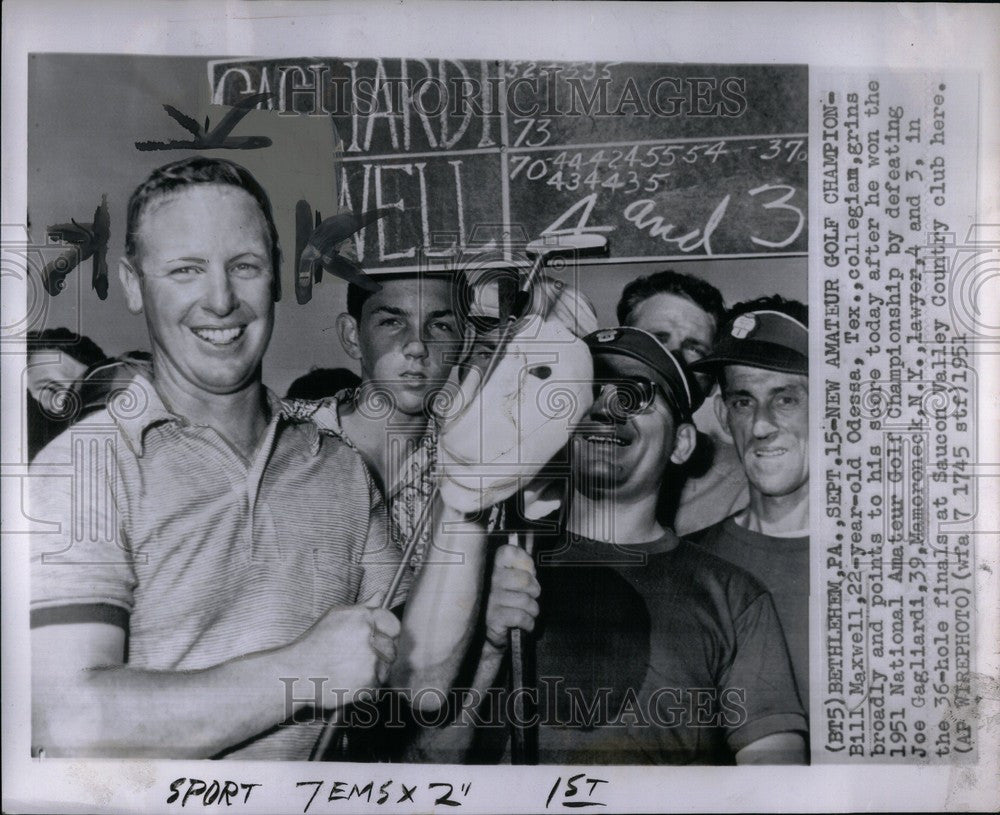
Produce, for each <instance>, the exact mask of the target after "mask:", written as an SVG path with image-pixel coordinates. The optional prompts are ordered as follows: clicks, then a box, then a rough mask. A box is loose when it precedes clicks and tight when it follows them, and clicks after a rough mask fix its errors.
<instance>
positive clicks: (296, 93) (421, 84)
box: [209, 58, 808, 269]
mask: <svg viewBox="0 0 1000 815" xmlns="http://www.w3.org/2000/svg"><path fill="white" fill-rule="evenodd" d="M209 80H210V82H211V85H212V93H213V99H214V101H216V102H218V103H225V104H235V103H236V102H238V100H239V99H241V98H243V97H245V96H246V95H248V94H255V93H262V92H270V93H271V98H270V99H269V101H268V102H267V103H266V104H265V103H262V107H266V108H268V109H272V110H274V111H275V112H276V114H277V115H285V116H286V117H287V119H288V121H289V126H294V122H295V120H296V118H297V117H298V116H303V115H306V116H309V115H312V116H315V115H323V116H329V117H330V118H331V120H332V123H333V126H334V127H335V129H336V132H337V142H338V148H337V150H336V152H335V155H334V156H331V158H330V160H331V161H332V162H334V164H335V171H336V184H337V190H336V195H337V200H338V204H339V206H340V207H341V208H345V209H351V210H353V211H355V212H357V211H362V210H367V209H369V208H372V207H398V208H399V209H400V212H399V213H398V214H397V213H393V214H392V215H391V216H390V217H388V218H386V219H385V220H384V221H380V222H378V223H377V224H375V225H373V227H372V228H369V229H366V230H363V231H362V232H359V233H358V235H357V236H356V237H355V249H356V251H357V254H358V260H359V262H360V263H362V264H363V265H364V266H365V267H366V268H369V269H379V268H383V269H390V268H399V269H406V268H414V267H415V265H416V264H417V262H418V259H419V258H434V257H435V256H439V257H448V256H450V255H451V254H452V253H453V252H454V251H459V250H460V251H465V252H467V251H473V252H474V251H475V249H474V247H473V248H472V249H471V250H470V247H469V236H470V234H472V233H473V232H474V231H475V232H477V234H479V235H480V236H482V235H483V231H484V229H486V231H488V232H489V230H492V232H490V234H489V235H488V238H487V241H486V244H487V245H489V246H491V247H492V246H495V245H501V246H503V245H506V244H509V236H510V234H511V233H512V232H518V233H523V234H527V235H530V236H532V237H537V236H542V235H560V234H574V233H587V232H593V233H601V234H606V235H608V236H609V238H610V239H611V245H612V247H613V249H612V257H611V260H612V261H614V262H620V261H622V260H657V259H670V258H680V257H699V256H700V257H707V256H711V257H734V256H736V257H740V256H756V255H766V254H783V255H788V254H804V253H805V251H806V249H807V238H808V235H807V218H808V212H807V195H808V187H807V167H806V159H807V155H808V134H807V131H808V117H807V112H806V98H805V95H806V92H807V84H808V83H807V72H806V69H805V68H804V67H801V66H754V65H673V64H652V63H570V62H566V63H560V62H500V61H492V60H481V61H473V60H468V61H453V60H400V59H384V60H383V59H333V58H331V59H315V60H302V61H292V62H279V61H273V60H272V61H253V62H213V63H211V64H210V66H209ZM484 225H490V226H489V227H484ZM441 235H447V236H451V238H450V244H449V243H445V245H442V242H441V240H440V239H439V236H441Z"/></svg>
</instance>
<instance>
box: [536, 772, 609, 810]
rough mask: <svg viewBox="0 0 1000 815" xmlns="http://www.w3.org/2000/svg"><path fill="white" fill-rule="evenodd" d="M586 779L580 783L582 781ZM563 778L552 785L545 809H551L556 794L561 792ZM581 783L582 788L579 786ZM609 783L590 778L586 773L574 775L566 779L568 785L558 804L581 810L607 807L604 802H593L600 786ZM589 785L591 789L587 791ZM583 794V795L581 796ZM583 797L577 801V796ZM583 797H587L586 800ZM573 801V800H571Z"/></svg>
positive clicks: (559, 778)
mask: <svg viewBox="0 0 1000 815" xmlns="http://www.w3.org/2000/svg"><path fill="white" fill-rule="evenodd" d="M581 778H582V779H584V780H583V781H582V782H580V779H581ZM562 781H563V779H562V776H559V777H558V778H557V779H556V783H555V784H553V785H552V789H551V790H549V797H548V798H546V799H545V808H546V809H548V808H549V804H551V803H552V799H553V798H554V797H555V794H556V792H557V791H558V790H559V787H560V785H562ZM577 782H580V786H578V785H577ZM607 783H608V782H607V781H606V780H605V779H603V778H589V777H587V774H586V773H578V774H576V775H572V776H570V777H569V778H567V779H566V785H565V788H564V789H563V793H562V800H560V801H558V803H560V804H562V806H564V807H570V808H574V809H577V808H580V807H604V806H607V804H605V803H604V802H603V801H594V800H592V798H593V795H594V791H595V790H596V789H597V785H598V784H607ZM587 785H589V786H590V789H589V790H587V789H586V787H587ZM581 794H582V795H581ZM577 795H581V797H580V799H579V800H577V798H576V796H577ZM583 795H585V796H587V797H586V798H584V797H583ZM569 799H572V800H569Z"/></svg>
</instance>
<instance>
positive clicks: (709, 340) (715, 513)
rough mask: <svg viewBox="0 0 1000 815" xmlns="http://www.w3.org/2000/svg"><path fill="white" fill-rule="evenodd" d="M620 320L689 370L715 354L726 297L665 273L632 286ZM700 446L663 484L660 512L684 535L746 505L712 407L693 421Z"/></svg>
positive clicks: (706, 381)
mask: <svg viewBox="0 0 1000 815" xmlns="http://www.w3.org/2000/svg"><path fill="white" fill-rule="evenodd" d="M617 314H618V321H619V322H620V323H621V324H622V325H629V326H632V327H633V328H641V329H643V330H645V331H648V332H649V333H650V334H652V335H653V336H655V337H656V338H657V339H658V340H659V341H660V342H662V343H663V345H664V346H666V348H667V350H669V351H672V352H673V353H675V354H677V355H678V356H680V357H681V358H682V359H683V360H684V361H685V362H686V363H687V364H688V365H692V364H694V363H695V362H697V361H698V360H700V359H702V358H704V357H705V356H707V355H708V354H710V353H711V351H712V346H713V345H714V344H715V336H716V333H717V332H718V330H719V328H720V326H721V325H722V323H723V322H724V320H725V307H724V305H723V301H722V294H721V293H720V292H719V290H718V289H716V288H715V286H713V285H711V284H710V283H708V282H706V281H704V280H702V279H701V278H700V277H696V276H694V275H690V274H682V273H680V272H675V271H673V270H670V269H667V270H664V271H662V272H657V273H655V274H652V275H649V276H648V277H640V278H637V279H636V280H633V281H632V282H631V283H629V284H628V285H627V286H626V287H625V289H624V291H622V296H621V299H620V300H619V301H618V309H617ZM696 377H697V379H698V384H699V385H700V386H701V388H702V390H703V391H704V392H705V393H706V394H710V393H711V390H712V388H713V387H714V380H713V378H712V377H711V375H709V374H704V373H702V374H696ZM695 421H696V423H697V425H698V430H699V433H698V447H697V448H696V450H695V453H694V454H693V456H692V458H691V459H690V460H689V461H688V463H687V464H686V465H685V467H684V470H683V472H681V471H678V472H677V473H675V474H674V475H675V478H674V479H672V481H671V483H670V484H667V485H665V489H664V491H663V495H662V503H661V505H660V512H661V514H662V515H663V516H664V520H666V521H667V522H668V523H669V524H670V525H671V526H672V527H673V528H674V529H675V530H676V531H677V533H678V534H680V535H686V534H688V533H690V532H694V531H696V530H699V529H703V528H704V527H706V526H708V525H709V524H712V523H715V522H716V521H718V520H721V519H722V518H724V517H726V516H727V515H729V514H730V513H732V512H735V511H736V510H737V509H741V508H743V507H745V506H746V504H747V500H748V496H747V482H746V476H744V474H743V468H742V467H741V466H740V461H739V458H738V457H737V455H736V451H735V450H734V449H733V445H732V443H731V441H730V440H729V438H727V436H726V434H725V431H724V430H723V429H722V428H721V427H719V425H718V423H717V422H718V420H717V419H716V417H715V415H714V414H713V412H712V408H711V404H705V405H703V406H702V407H701V409H699V411H698V415H697V416H695Z"/></svg>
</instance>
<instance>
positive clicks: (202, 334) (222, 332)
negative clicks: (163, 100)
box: [191, 326, 246, 345]
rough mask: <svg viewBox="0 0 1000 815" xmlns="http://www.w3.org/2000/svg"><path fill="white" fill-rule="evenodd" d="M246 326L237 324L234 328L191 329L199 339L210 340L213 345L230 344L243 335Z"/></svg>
mask: <svg viewBox="0 0 1000 815" xmlns="http://www.w3.org/2000/svg"><path fill="white" fill-rule="evenodd" d="M245 330H246V326H235V327H234V328H192V329H191V331H192V332H193V333H194V334H195V336H197V337H198V338H199V339H203V340H205V342H210V343H212V345H229V344H230V343H232V342H236V340H238V339H239V338H240V337H242V336H243V332H244V331H245Z"/></svg>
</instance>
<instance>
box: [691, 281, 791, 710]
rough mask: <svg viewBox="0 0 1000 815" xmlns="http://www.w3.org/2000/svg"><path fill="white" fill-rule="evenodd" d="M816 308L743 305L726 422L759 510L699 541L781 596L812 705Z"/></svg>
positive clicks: (722, 400)
mask: <svg viewBox="0 0 1000 815" xmlns="http://www.w3.org/2000/svg"><path fill="white" fill-rule="evenodd" d="M807 319H808V316H807V311H806V307H805V306H804V305H802V304H801V303H797V302H794V301H788V300H784V299H783V298H781V297H779V296H777V295H775V296H773V297H765V298H760V299H758V300H754V301H750V302H747V303H741V304H739V305H736V306H734V307H733V310H732V312H730V317H729V321H728V323H727V324H726V326H725V327H724V328H723V331H722V332H721V334H720V339H719V340H718V342H717V343H716V346H715V348H714V349H713V351H712V353H711V354H710V355H709V356H707V357H705V358H704V359H702V360H699V361H698V362H696V363H695V364H694V365H693V366H692V367H694V368H695V369H698V370H702V371H704V372H706V373H708V372H711V373H714V374H715V375H716V376H717V378H718V381H719V384H720V387H721V393H720V395H719V396H718V397H717V398H716V412H717V413H718V416H719V421H720V423H721V424H722V425H723V426H724V427H726V428H728V429H729V432H730V434H731V435H732V437H733V441H734V443H735V445H736V451H737V453H738V454H739V457H740V461H741V462H742V463H743V469H744V470H745V471H746V474H747V481H748V482H749V484H750V504H749V506H748V507H747V508H746V509H745V510H742V511H740V512H737V513H736V514H734V515H732V516H730V517H729V518H726V519H724V520H722V521H720V522H719V523H717V524H715V525H714V526H710V527H709V528H708V529H705V530H702V531H701V532H699V533H695V534H694V535H692V539H693V540H696V541H698V542H699V543H700V544H701V545H702V546H704V547H705V548H706V549H708V550H709V551H711V552H712V553H714V554H716V555H718V556H719V557H721V558H725V559H726V560H728V561H729V562H731V563H734V564H736V565H737V566H739V567H741V568H743V569H746V570H747V571H748V572H750V574H752V575H753V576H754V577H756V578H757V579H758V580H760V581H761V582H762V583H763V584H764V585H765V586H766V587H767V589H768V591H770V593H771V596H772V597H773V598H774V603H775V606H776V607H777V610H778V616H779V617H780V619H781V626H782V628H783V630H784V634H785V639H786V640H787V642H788V647H789V651H790V653H791V657H792V665H793V667H794V668H795V680H796V684H797V685H798V689H799V697H800V698H801V699H802V701H803V704H805V705H806V707H807V708H808V704H809V701H808V700H809V356H808V352H809V334H808V330H807V328H806V325H807Z"/></svg>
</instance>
